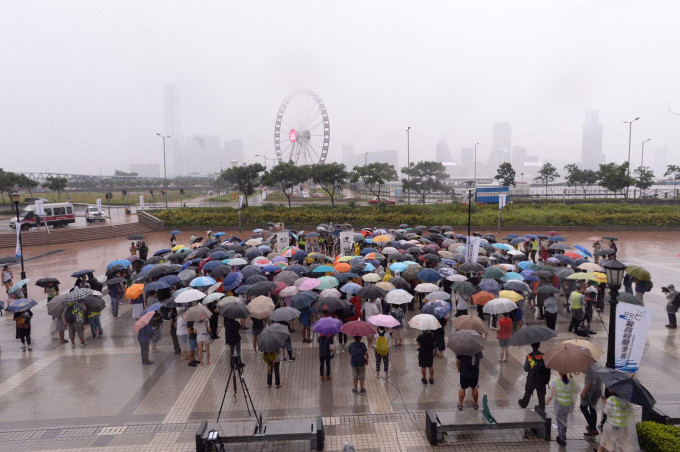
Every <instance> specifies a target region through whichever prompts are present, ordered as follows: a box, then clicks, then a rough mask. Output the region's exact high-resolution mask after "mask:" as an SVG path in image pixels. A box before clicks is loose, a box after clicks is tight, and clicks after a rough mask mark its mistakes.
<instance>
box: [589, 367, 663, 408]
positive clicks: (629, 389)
mask: <svg viewBox="0 0 680 452" xmlns="http://www.w3.org/2000/svg"><path fill="white" fill-rule="evenodd" d="M597 375H598V377H600V379H601V380H602V383H604V385H605V386H606V387H607V388H609V390H610V391H612V392H614V393H616V395H617V396H619V397H621V398H622V399H624V400H627V401H629V402H630V403H634V404H635V405H640V406H642V407H643V408H647V409H650V410H651V409H652V408H654V404H656V400H654V397H653V396H652V394H650V393H649V391H648V390H647V388H645V387H644V386H642V384H641V383H640V382H639V381H638V380H637V378H634V377H633V376H632V375H631V374H629V373H626V372H621V371H620V370H616V369H610V368H608V367H601V368H600V369H598V370H597Z"/></svg>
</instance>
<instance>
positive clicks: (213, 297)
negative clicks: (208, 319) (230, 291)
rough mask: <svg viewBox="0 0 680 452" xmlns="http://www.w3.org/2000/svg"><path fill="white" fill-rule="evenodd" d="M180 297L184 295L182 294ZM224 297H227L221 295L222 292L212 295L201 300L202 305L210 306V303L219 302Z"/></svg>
mask: <svg viewBox="0 0 680 452" xmlns="http://www.w3.org/2000/svg"><path fill="white" fill-rule="evenodd" d="M180 295H182V294H180ZM224 296H225V294H223V293H220V292H216V293H211V294H210V295H208V296H207V297H205V298H204V299H203V300H201V304H202V305H206V304H210V303H212V302H213V301H217V300H219V299H220V298H224Z"/></svg>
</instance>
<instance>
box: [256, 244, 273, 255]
mask: <svg viewBox="0 0 680 452" xmlns="http://www.w3.org/2000/svg"><path fill="white" fill-rule="evenodd" d="M257 250H258V251H259V252H261V253H263V254H264V253H271V252H272V247H271V246H269V245H260V246H258V247H257Z"/></svg>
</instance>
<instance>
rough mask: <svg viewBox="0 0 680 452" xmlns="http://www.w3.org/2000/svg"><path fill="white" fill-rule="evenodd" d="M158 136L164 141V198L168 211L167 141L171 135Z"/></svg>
mask: <svg viewBox="0 0 680 452" xmlns="http://www.w3.org/2000/svg"><path fill="white" fill-rule="evenodd" d="M156 135H158V136H159V137H161V138H162V139H163V180H164V183H165V194H164V195H163V197H164V198H165V208H166V209H167V208H168V170H167V167H166V165H165V139H166V138H170V135H168V136H164V135H161V134H160V133H156Z"/></svg>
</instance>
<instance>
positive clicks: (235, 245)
mask: <svg viewBox="0 0 680 452" xmlns="http://www.w3.org/2000/svg"><path fill="white" fill-rule="evenodd" d="M227 249H228V250H232V251H233V252H235V253H241V254H243V253H244V252H245V249H244V248H243V247H242V246H241V245H239V244H238V243H232V244H231V245H229V246H228V247H227Z"/></svg>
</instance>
